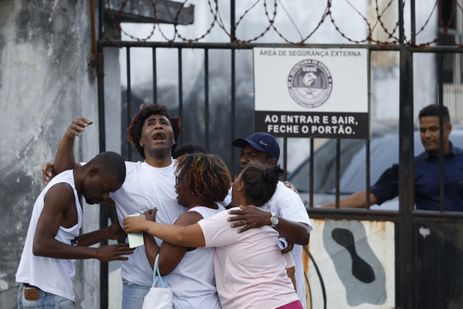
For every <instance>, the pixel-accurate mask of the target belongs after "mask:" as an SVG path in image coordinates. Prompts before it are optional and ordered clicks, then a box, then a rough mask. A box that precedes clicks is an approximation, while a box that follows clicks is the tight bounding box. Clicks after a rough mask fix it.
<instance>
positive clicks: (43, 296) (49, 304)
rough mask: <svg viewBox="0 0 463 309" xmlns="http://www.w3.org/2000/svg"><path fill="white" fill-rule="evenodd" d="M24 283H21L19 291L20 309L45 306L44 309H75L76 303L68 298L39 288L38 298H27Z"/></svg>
mask: <svg viewBox="0 0 463 309" xmlns="http://www.w3.org/2000/svg"><path fill="white" fill-rule="evenodd" d="M23 291H24V285H23V284H20V286H19V291H18V309H24V308H43V309H75V308H76V304H75V303H74V302H73V301H72V300H70V299H67V298H64V297H61V296H58V295H55V294H51V293H47V292H44V291H42V290H39V293H40V296H39V299H38V300H26V299H25V298H24V292H23Z"/></svg>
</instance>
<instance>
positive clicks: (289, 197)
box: [262, 181, 313, 308]
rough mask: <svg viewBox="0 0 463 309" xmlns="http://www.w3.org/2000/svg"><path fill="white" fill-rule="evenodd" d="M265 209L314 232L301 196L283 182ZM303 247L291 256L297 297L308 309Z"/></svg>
mask: <svg viewBox="0 0 463 309" xmlns="http://www.w3.org/2000/svg"><path fill="white" fill-rule="evenodd" d="M262 208H263V209H265V210H267V211H271V212H273V213H274V214H275V215H277V216H278V217H281V218H284V219H286V220H291V221H294V222H300V223H303V224H305V225H307V226H308V228H309V232H310V231H312V228H313V226H312V222H311V221H310V218H309V215H308V214H307V210H306V209H305V207H304V203H302V200H301V198H300V197H299V195H298V194H297V193H296V192H294V191H293V190H291V189H289V188H288V187H286V186H285V184H284V183H283V182H281V181H279V182H278V185H277V189H276V191H275V193H274V194H273V196H272V198H271V199H270V201H268V203H267V204H265V205H264V206H262ZM302 250H303V248H302V246H300V245H294V248H293V250H292V251H291V254H292V255H293V258H294V263H295V271H296V274H295V277H296V288H297V295H298V297H299V299H300V300H301V303H302V305H303V307H304V308H305V307H306V302H307V301H306V292H305V289H306V287H305V276H304V265H303V263H302Z"/></svg>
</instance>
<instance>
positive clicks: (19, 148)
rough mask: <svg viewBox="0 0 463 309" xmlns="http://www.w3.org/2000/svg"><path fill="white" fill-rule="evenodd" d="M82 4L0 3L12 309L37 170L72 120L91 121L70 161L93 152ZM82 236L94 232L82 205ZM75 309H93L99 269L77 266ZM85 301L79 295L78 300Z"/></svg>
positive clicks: (1, 269)
mask: <svg viewBox="0 0 463 309" xmlns="http://www.w3.org/2000/svg"><path fill="white" fill-rule="evenodd" d="M89 9H90V8H89V7H88V2H87V1H56V0H55V1H51V0H36V1H25V0H3V1H0V136H1V137H0V212H1V216H0V231H1V232H0V241H1V244H2V245H1V246H0V303H1V304H2V305H1V307H2V308H16V293H17V286H16V283H15V273H16V269H17V266H18V263H19V259H20V256H21V252H22V248H23V244H24V238H25V235H26V232H27V228H28V225H29V217H30V214H31V211H32V206H33V204H34V201H35V198H36V196H37V195H38V194H39V192H40V190H41V189H42V188H43V183H42V180H41V166H42V164H43V163H44V162H46V161H49V160H50V159H51V158H53V156H54V153H55V151H56V146H57V144H58V142H59V140H60V138H61V136H62V135H63V133H64V131H65V129H66V128H67V126H68V125H69V123H70V122H71V120H72V119H74V118H75V117H77V116H80V115H82V116H85V117H88V118H90V119H92V120H94V121H95V124H94V125H93V126H92V127H91V128H89V130H88V131H87V133H86V134H85V135H84V137H82V138H81V139H80V140H79V143H78V145H77V146H78V147H76V154H77V158H78V159H80V160H88V159H89V158H91V157H93V156H94V155H95V154H96V153H97V152H98V125H97V120H98V117H97V115H98V114H97V92H96V75H95V70H94V68H92V67H90V66H89V64H88V63H89V62H88V60H89V58H90V56H91V54H90V38H91V37H90V29H89V26H90V21H89V16H90V14H89ZM84 213H85V218H84V221H85V222H86V223H85V225H84V230H89V229H94V228H96V227H97V226H98V206H96V207H95V206H85V209H84ZM77 266H78V267H77V270H78V274H77V277H76V283H77V284H76V293H77V302H78V307H86V308H96V307H97V304H98V301H99V299H98V298H99V292H98V290H99V289H98V274H99V264H98V263H97V262H95V261H86V262H85V263H84V262H79V263H78V264H77ZM83 295H85V297H83Z"/></svg>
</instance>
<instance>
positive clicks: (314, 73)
mask: <svg viewBox="0 0 463 309" xmlns="http://www.w3.org/2000/svg"><path fill="white" fill-rule="evenodd" d="M254 79H255V112H256V130H257V131H266V132H269V133H272V134H274V135H276V136H305V137H307V136H316V137H355V138H360V137H366V136H368V131H369V129H368V128H369V126H368V92H369V90H368V89H369V83H368V50H367V49H333V48H329V49H308V48H304V49H302V48H278V49H276V48H255V49H254Z"/></svg>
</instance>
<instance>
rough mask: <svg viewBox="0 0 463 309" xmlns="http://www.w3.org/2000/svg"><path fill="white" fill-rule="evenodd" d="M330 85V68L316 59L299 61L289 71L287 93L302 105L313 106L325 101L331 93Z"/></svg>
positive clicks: (331, 82)
mask: <svg viewBox="0 0 463 309" xmlns="http://www.w3.org/2000/svg"><path fill="white" fill-rule="evenodd" d="M332 87H333V81H332V78H331V73H330V70H328V67H327V66H326V65H325V64H324V63H323V62H320V61H318V60H315V59H304V60H302V61H299V62H298V63H296V65H295V66H294V67H293V68H292V69H291V71H290V72H289V76H288V90H289V94H290V95H291V97H292V98H293V100H294V101H295V102H296V103H297V104H299V105H301V106H303V107H308V108H314V107H317V106H320V105H322V104H323V103H325V102H326V100H328V98H329V97H330V95H331V89H332Z"/></svg>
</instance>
